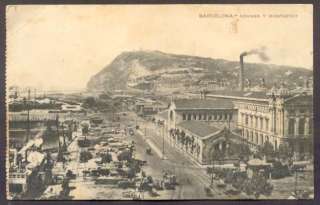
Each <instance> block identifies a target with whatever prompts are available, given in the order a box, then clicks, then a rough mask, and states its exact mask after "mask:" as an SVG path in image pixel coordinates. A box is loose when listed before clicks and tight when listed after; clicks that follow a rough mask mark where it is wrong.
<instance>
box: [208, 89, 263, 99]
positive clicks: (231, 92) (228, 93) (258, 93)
mask: <svg viewBox="0 0 320 205" xmlns="http://www.w3.org/2000/svg"><path fill="white" fill-rule="evenodd" d="M209 94H211V95H224V96H230V97H244V98H256V99H268V96H267V95H266V92H263V91H236V90H216V91H210V93H209Z"/></svg>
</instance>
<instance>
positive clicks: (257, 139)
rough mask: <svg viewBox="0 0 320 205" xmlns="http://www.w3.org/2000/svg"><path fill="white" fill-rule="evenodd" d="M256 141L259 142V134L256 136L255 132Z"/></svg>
mask: <svg viewBox="0 0 320 205" xmlns="http://www.w3.org/2000/svg"><path fill="white" fill-rule="evenodd" d="M256 143H257V144H259V136H258V133H256Z"/></svg>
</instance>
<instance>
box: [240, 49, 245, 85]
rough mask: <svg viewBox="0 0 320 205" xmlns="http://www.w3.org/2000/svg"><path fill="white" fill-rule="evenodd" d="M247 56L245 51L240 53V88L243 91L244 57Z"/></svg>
mask: <svg viewBox="0 0 320 205" xmlns="http://www.w3.org/2000/svg"><path fill="white" fill-rule="evenodd" d="M244 56H245V54H244V53H242V54H241V55H240V70H239V87H240V90H241V91H243V87H244V86H243V67H244V65H243V57H244Z"/></svg>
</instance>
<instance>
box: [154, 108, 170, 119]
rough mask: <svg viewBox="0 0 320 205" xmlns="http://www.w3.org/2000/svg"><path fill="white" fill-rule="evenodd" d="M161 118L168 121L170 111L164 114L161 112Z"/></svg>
mask: <svg viewBox="0 0 320 205" xmlns="http://www.w3.org/2000/svg"><path fill="white" fill-rule="evenodd" d="M157 115H158V116H159V117H160V118H162V119H165V120H168V110H165V111H163V112H160V113H158V114H157Z"/></svg>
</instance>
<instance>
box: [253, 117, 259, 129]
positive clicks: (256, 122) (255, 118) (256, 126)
mask: <svg viewBox="0 0 320 205" xmlns="http://www.w3.org/2000/svg"><path fill="white" fill-rule="evenodd" d="M254 120H255V125H254V127H255V128H258V117H254Z"/></svg>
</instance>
